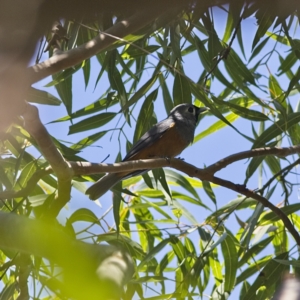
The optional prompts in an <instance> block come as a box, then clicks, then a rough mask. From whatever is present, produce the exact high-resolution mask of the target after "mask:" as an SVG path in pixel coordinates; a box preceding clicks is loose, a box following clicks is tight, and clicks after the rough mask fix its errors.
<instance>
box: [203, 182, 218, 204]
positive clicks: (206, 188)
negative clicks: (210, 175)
mask: <svg viewBox="0 0 300 300" xmlns="http://www.w3.org/2000/svg"><path fill="white" fill-rule="evenodd" d="M202 184H203V188H204V191H205V192H206V194H207V196H208V197H209V198H210V199H211V200H212V202H213V203H214V204H215V205H216V204H217V200H216V196H215V193H214V192H213V190H212V188H211V185H210V182H209V181H205V180H204V181H202Z"/></svg>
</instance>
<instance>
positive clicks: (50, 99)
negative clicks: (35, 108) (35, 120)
mask: <svg viewBox="0 0 300 300" xmlns="http://www.w3.org/2000/svg"><path fill="white" fill-rule="evenodd" d="M26 100H27V101H28V102H33V103H39V104H47V105H56V106H58V105H60V104H61V100H59V99H58V98H57V97H55V96H53V95H51V94H50V93H48V92H45V91H41V90H38V89H35V88H33V87H30V88H29V91H28V92H27V96H26Z"/></svg>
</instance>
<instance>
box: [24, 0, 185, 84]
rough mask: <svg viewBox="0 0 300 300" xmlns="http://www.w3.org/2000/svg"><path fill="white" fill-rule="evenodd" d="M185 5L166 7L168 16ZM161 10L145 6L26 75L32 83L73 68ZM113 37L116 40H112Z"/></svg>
mask: <svg viewBox="0 0 300 300" xmlns="http://www.w3.org/2000/svg"><path fill="white" fill-rule="evenodd" d="M186 5H187V3H184V1H182V2H181V3H180V2H178V1H177V2H176V5H175V6H174V7H168V14H178V13H179V12H180V11H182V9H183V8H184V7H185V6H186ZM161 8H162V7H161V4H160V3H158V4H157V3H156V4H155V5H151V7H149V6H146V7H145V8H144V10H143V11H137V12H136V13H135V14H134V15H132V16H130V17H129V18H128V19H124V20H122V21H120V22H118V23H116V24H115V25H113V26H112V27H110V28H109V29H107V30H106V31H105V32H103V33H102V32H101V33H100V34H99V35H98V36H96V37H95V38H94V39H92V40H90V41H88V42H87V43H85V44H83V45H80V46H78V47H77V48H73V49H71V50H69V51H65V52H60V53H57V54H56V55H54V56H52V57H50V58H49V59H47V60H46V61H44V62H42V63H40V64H37V65H35V66H33V67H31V68H29V69H28V73H29V77H30V78H31V80H32V83H34V82H37V81H39V80H41V79H43V78H45V77H47V76H49V75H53V74H55V73H57V72H59V71H62V70H65V69H67V68H70V67H73V66H75V65H77V64H79V63H81V62H82V61H84V60H86V59H88V58H90V57H92V56H94V55H96V54H97V53H99V52H101V51H104V50H106V49H107V48H108V47H110V46H112V45H113V44H114V43H116V42H118V39H121V38H124V37H126V36H127V35H129V34H133V33H134V32H136V31H138V30H140V29H142V28H144V27H145V26H147V25H148V24H149V23H151V22H152V21H153V20H155V19H156V18H158V17H159V16H161V15H163V14H166V11H165V10H163V9H161ZM114 36H115V37H116V38H114Z"/></svg>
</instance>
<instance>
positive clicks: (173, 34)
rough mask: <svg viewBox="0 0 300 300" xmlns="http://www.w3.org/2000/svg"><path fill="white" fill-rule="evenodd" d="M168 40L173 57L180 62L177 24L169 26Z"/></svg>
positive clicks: (178, 27) (178, 26)
mask: <svg viewBox="0 0 300 300" xmlns="http://www.w3.org/2000/svg"><path fill="white" fill-rule="evenodd" d="M170 40H171V47H172V51H173V54H174V57H175V58H176V59H180V60H181V49H180V25H179V24H178V23H175V24H174V23H173V24H171V25H170Z"/></svg>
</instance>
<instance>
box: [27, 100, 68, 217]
mask: <svg viewBox="0 0 300 300" xmlns="http://www.w3.org/2000/svg"><path fill="white" fill-rule="evenodd" d="M23 118H24V120H25V129H26V130H27V131H28V132H29V133H30V135H31V136H32V137H33V138H34V139H35V141H36V142H37V144H38V146H39V148H40V151H41V152H42V154H43V155H44V157H45V159H46V160H47V161H48V163H49V164H50V165H51V167H52V170H53V172H54V173H55V174H56V176H57V181H58V197H57V199H56V201H54V203H53V205H54V208H53V209H52V213H51V214H48V217H55V216H56V215H57V214H58V213H59V211H60V209H61V208H62V207H64V205H65V204H66V203H67V202H68V201H69V200H70V194H71V187H72V185H71V181H72V178H73V176H74V174H73V170H72V168H71V166H70V164H69V163H68V162H67V161H66V160H65V159H64V157H63V156H62V155H61V153H60V152H59V151H58V149H57V148H56V147H55V145H54V143H53V141H52V139H51V136H50V134H49V133H48V131H47V129H46V128H45V126H44V125H43V124H42V122H41V120H40V118H39V114H38V109H37V108H36V107H35V106H33V105H30V104H28V105H27V109H26V112H25V113H24V115H23Z"/></svg>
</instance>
